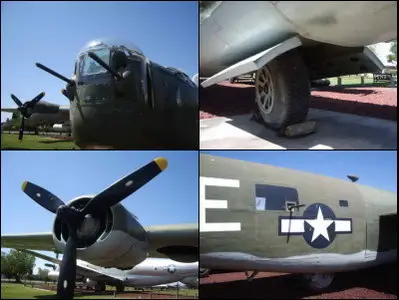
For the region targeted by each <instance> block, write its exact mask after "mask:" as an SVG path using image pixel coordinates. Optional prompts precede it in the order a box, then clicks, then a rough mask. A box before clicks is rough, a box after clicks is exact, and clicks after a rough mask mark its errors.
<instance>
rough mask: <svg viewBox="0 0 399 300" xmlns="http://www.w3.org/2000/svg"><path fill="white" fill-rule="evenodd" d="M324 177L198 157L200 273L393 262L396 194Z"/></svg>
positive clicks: (322, 272)
mask: <svg viewBox="0 0 399 300" xmlns="http://www.w3.org/2000/svg"><path fill="white" fill-rule="evenodd" d="M348 178H349V180H348V181H345V180H341V179H336V178H330V177H326V176H321V175H316V174H311V173H306V172H300V171H294V170H289V169H284V168H278V167H274V166H269V165H263V164H257V163H252V162H245V161H239V160H234V159H230V158H223V157H217V156H212V155H206V154H201V157H200V268H204V269H209V270H229V271H245V272H246V271H253V273H252V274H251V275H250V276H249V277H248V279H249V280H251V279H252V278H254V277H255V276H256V274H257V272H260V271H261V272H262V271H265V272H284V273H285V272H287V273H301V274H304V276H303V277H304V278H305V279H306V280H307V282H308V284H309V286H310V287H311V288H313V289H322V288H326V287H328V286H329V285H330V284H331V283H332V281H333V278H334V273H335V272H343V271H350V270H356V269H360V268H367V267H370V266H375V265H379V264H383V263H389V262H394V261H396V259H397V197H396V194H394V193H391V192H388V191H384V190H379V189H376V188H372V187H369V186H364V185H360V184H358V183H357V182H356V181H357V180H358V178H357V177H356V176H353V175H349V176H348Z"/></svg>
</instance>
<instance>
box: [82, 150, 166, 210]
mask: <svg viewBox="0 0 399 300" xmlns="http://www.w3.org/2000/svg"><path fill="white" fill-rule="evenodd" d="M167 166H168V162H167V160H166V159H165V158H162V157H159V158H156V159H154V160H153V161H152V162H150V163H148V164H146V165H145V166H143V167H141V168H140V169H138V170H136V171H134V172H133V173H131V174H129V175H127V176H125V177H123V178H122V179H120V180H118V181H117V182H115V183H114V184H112V185H111V186H109V187H108V188H106V189H105V190H103V191H102V192H100V193H99V194H97V195H96V196H94V197H93V198H92V199H91V200H90V201H89V202H88V203H87V204H86V206H85V207H84V208H83V210H82V213H83V214H84V215H86V214H89V213H90V212H94V211H102V210H105V209H107V208H109V207H111V206H113V205H115V204H117V203H119V202H120V201H122V200H123V199H125V198H126V197H127V196H129V195H130V194H132V193H134V192H135V191H137V190H138V189H139V188H141V187H142V186H143V185H145V184H146V183H147V182H149V181H150V180H151V179H153V178H154V177H155V176H157V175H158V174H159V173H161V172H162V171H163V170H165V169H166V167H167Z"/></svg>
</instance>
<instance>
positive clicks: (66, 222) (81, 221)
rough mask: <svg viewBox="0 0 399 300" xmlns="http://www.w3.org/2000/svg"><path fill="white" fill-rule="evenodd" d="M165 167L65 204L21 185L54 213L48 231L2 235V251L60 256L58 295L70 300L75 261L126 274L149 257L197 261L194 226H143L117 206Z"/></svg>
mask: <svg viewBox="0 0 399 300" xmlns="http://www.w3.org/2000/svg"><path fill="white" fill-rule="evenodd" d="M166 167H167V161H166V159H164V158H157V159H154V160H153V161H152V162H150V163H148V164H147V165H145V166H143V167H141V168H139V169H138V170H136V171H134V172H132V173H131V174H129V175H127V176H125V177H123V178H121V179H120V180H118V181H117V182H115V183H113V184H112V185H111V186H109V187H108V188H106V189H105V190H103V191H102V192H100V193H98V194H97V195H86V196H80V197H77V198H75V199H72V200H71V201H69V202H68V203H67V204H64V202H63V201H62V200H61V199H59V198H58V197H57V196H55V195H54V194H52V193H51V192H49V191H47V190H46V189H44V188H42V187H40V186H38V185H35V184H33V183H31V182H27V181H25V182H24V183H23V184H22V190H23V191H24V192H25V193H26V194H27V195H28V196H29V197H31V198H32V199H33V200H34V201H35V202H37V203H38V204H39V205H40V206H42V207H43V208H45V209H47V210H49V211H50V212H52V213H55V214H56V217H55V220H54V225H53V230H52V232H46V233H31V234H6V235H2V236H1V246H2V247H5V248H15V249H31V250H45V251H54V252H60V253H63V254H64V255H63V257H62V261H61V266H60V276H59V277H58V283H57V295H58V296H59V297H61V298H67V299H70V298H72V297H73V292H74V285H75V279H76V264H77V263H76V259H77V258H79V259H81V260H85V261H87V262H89V263H91V264H93V265H97V266H100V267H104V268H112V267H113V268H118V269H121V270H127V269H131V268H133V267H134V266H136V265H138V264H139V263H141V262H143V261H144V260H145V259H146V258H147V257H148V255H149V256H151V257H164V258H165V257H167V258H170V259H173V260H175V261H178V262H185V263H190V262H196V261H198V225H197V224H174V225H159V226H147V227H143V226H142V225H141V224H140V222H139V220H138V219H137V217H136V216H134V215H133V214H131V213H130V212H129V211H127V210H126V209H125V208H124V206H123V205H122V204H120V203H119V202H121V201H122V200H123V199H125V198H126V197H128V196H129V195H131V194H132V193H134V192H135V191H137V190H138V189H139V188H141V187H142V186H143V185H145V184H147V183H148V182H149V181H150V180H152V179H153V178H154V177H156V176H157V175H158V174H160V173H161V172H162V171H163V170H165V168H166Z"/></svg>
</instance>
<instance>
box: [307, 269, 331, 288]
mask: <svg viewBox="0 0 399 300" xmlns="http://www.w3.org/2000/svg"><path fill="white" fill-rule="evenodd" d="M334 275H335V274H334V273H312V274H303V275H302V278H303V279H304V282H305V283H306V285H307V287H308V288H309V289H310V290H312V291H320V290H324V289H326V288H328V287H329V286H330V285H331V283H332V282H333V280H334V277H335V276H334Z"/></svg>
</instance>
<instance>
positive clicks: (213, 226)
mask: <svg viewBox="0 0 399 300" xmlns="http://www.w3.org/2000/svg"><path fill="white" fill-rule="evenodd" d="M207 185H212V186H224V187H235V188H239V187H240V181H239V180H236V179H224V178H213V177H202V176H200V231H202V232H210V231H241V223H239V222H237V223H206V209H207V208H224V209H226V208H227V200H213V199H212V200H211V199H206V197H205V187H206V186H207Z"/></svg>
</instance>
